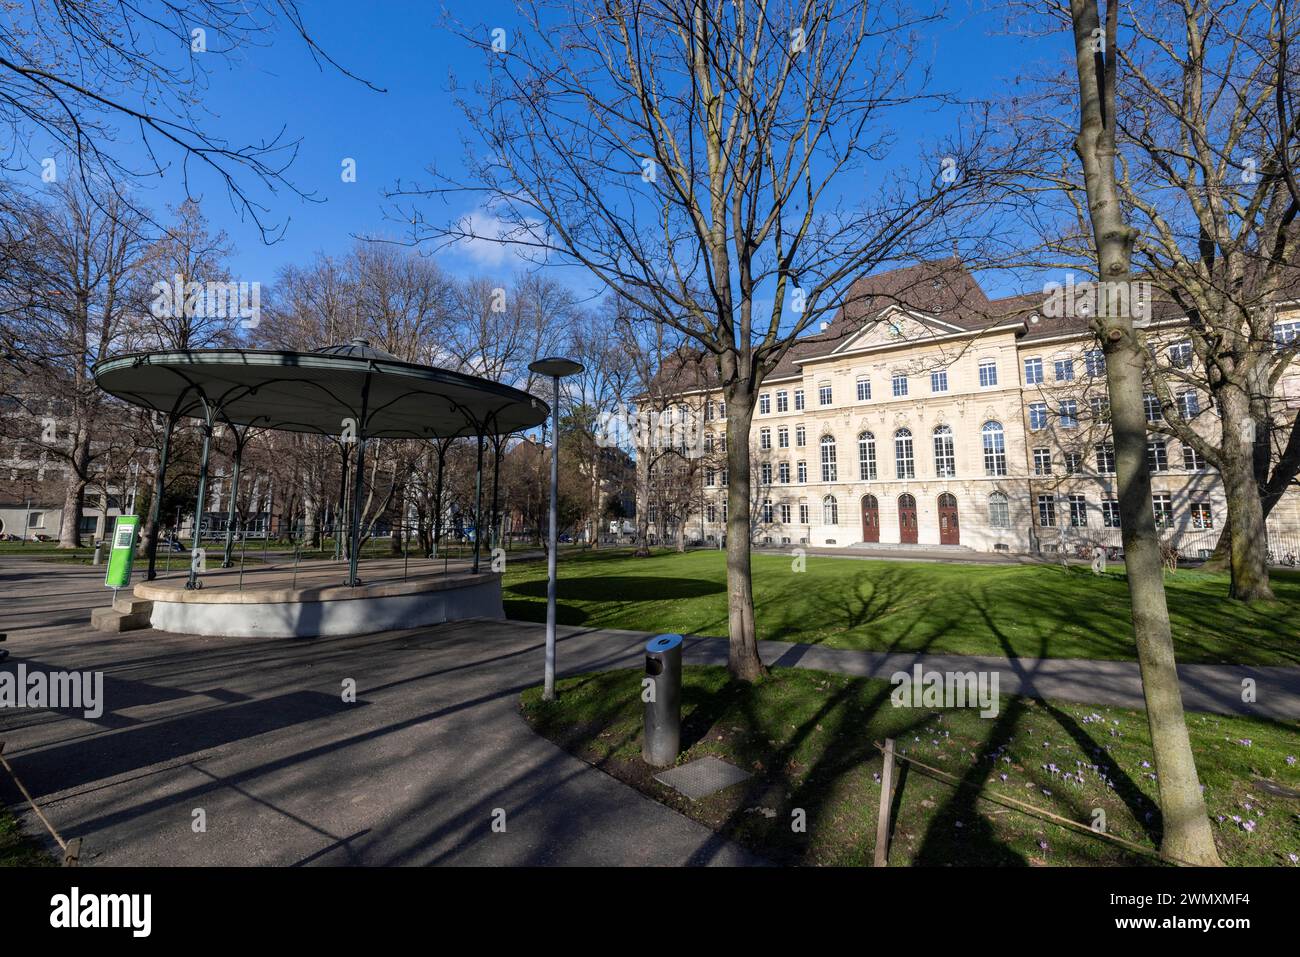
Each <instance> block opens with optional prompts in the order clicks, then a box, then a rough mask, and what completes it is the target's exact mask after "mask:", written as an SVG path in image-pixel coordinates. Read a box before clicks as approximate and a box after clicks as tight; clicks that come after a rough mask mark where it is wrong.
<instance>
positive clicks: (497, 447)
mask: <svg viewBox="0 0 1300 957" xmlns="http://www.w3.org/2000/svg"><path fill="white" fill-rule="evenodd" d="M504 440H505V436H502V435H493V436H492V547H493V548H500V547H501V542H500V540H499V538H500V534H501V532H500V528H499V526H500V522H501V508H500V488H501V446H502V445H503V444H505V443H504Z"/></svg>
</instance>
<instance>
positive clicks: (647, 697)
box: [641, 635, 682, 768]
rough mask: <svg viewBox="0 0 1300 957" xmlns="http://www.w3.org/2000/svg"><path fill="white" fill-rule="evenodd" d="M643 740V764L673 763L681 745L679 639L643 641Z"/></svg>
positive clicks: (680, 646) (680, 641)
mask: <svg viewBox="0 0 1300 957" xmlns="http://www.w3.org/2000/svg"><path fill="white" fill-rule="evenodd" d="M645 673H646V682H645V683H643V684H642V686H641V687H642V691H641V697H642V700H644V701H645V737H644V739H643V741H642V743H641V757H642V758H643V759H644V760H645V762H646V764H650V765H653V766H654V767H657V768H662V767H667V766H668V765H670V764H672V763H673V762H675V761H676V760H677V752H678V751H679V750H680V749H681V742H682V636H681V635H658V636H657V637H655V638H651V639H650V640H649V641H648V642H646V646H645Z"/></svg>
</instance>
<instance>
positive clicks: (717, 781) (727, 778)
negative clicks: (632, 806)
mask: <svg viewBox="0 0 1300 957" xmlns="http://www.w3.org/2000/svg"><path fill="white" fill-rule="evenodd" d="M749 776H750V774H749V772H748V771H742V770H741V769H740V768H738V767H736V766H735V765H734V764H728V763H727V762H726V761H723V760H722V759H721V758H715V757H707V758H700V759H699V760H696V761H691V762H690V763H689V764H683V765H682V766H681V767H679V768H672V769H671V770H668V771H664V772H663V773H662V774H656V775H655V780H656V781H658V782H659V783H661V784H666V785H668V786H669V787H670V788H672V789H673V790H675V791H679V792H681V793H682V794H685V795H686V796H687V797H688V798H690V799H691V800H692V801H698V800H699V799H700V798H703V797H708V796H709V795H710V794H716V793H717V792H719V791H721V790H722V789H723V788H729V787H731V786H732V785H733V784H739V783H740V782H741V781H744V780H745V779H746V778H748V777H749Z"/></svg>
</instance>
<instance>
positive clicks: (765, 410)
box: [758, 392, 772, 415]
mask: <svg viewBox="0 0 1300 957" xmlns="http://www.w3.org/2000/svg"><path fill="white" fill-rule="evenodd" d="M771 411H772V397H771V396H770V395H768V394H767V393H766V392H764V393H763V394H762V395H760V396H759V397H758V414H759V415H768V414H770V413H771Z"/></svg>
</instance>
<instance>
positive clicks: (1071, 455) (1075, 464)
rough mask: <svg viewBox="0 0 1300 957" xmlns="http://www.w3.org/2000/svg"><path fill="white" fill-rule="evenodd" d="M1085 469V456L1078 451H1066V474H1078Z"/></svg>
mask: <svg viewBox="0 0 1300 957" xmlns="http://www.w3.org/2000/svg"><path fill="white" fill-rule="evenodd" d="M1082 471H1083V456H1082V455H1080V454H1079V453H1078V452H1066V453H1065V474H1066V475H1078V474H1079V473H1080V472H1082Z"/></svg>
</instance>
